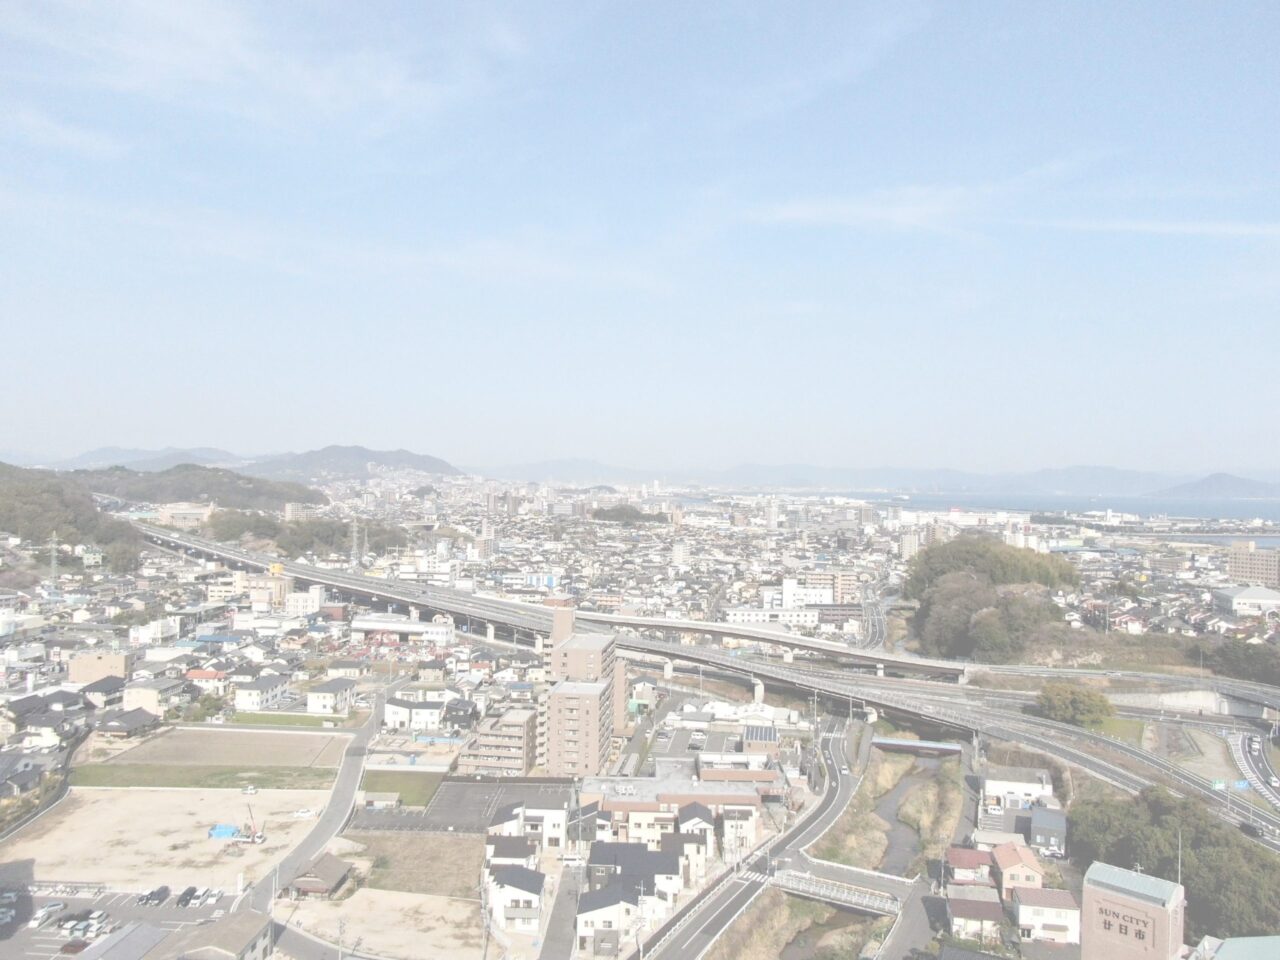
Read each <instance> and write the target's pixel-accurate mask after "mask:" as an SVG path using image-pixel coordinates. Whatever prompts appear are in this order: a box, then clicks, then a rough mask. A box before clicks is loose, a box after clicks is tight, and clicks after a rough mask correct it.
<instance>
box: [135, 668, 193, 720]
mask: <svg viewBox="0 0 1280 960" xmlns="http://www.w3.org/2000/svg"><path fill="white" fill-rule="evenodd" d="M190 699H191V698H190V697H189V696H188V695H187V683H186V681H185V680H173V679H170V678H169V677H155V678H153V679H151V680H132V681H130V682H129V683H127V684H125V688H124V697H123V698H122V700H121V703H120V706H121V707H122V708H123V709H125V710H145V711H147V713H150V714H154V715H155V716H157V717H163V716H164V715H165V713H166V712H167V711H168V710H169V709H170V708H173V707H178V706H181V705H182V704H184V703H187V702H189V701H190Z"/></svg>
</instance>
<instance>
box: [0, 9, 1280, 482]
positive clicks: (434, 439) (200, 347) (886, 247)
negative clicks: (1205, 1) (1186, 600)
mask: <svg viewBox="0 0 1280 960" xmlns="http://www.w3.org/2000/svg"><path fill="white" fill-rule="evenodd" d="M1268 24H1270V26H1268ZM1277 35H1280V8H1277V7H1276V6H1275V5H1274V4H1261V3H1252V4H1250V3H1245V4H1238V5H1232V6H1228V7H1205V6H1204V5H1200V4H1192V3H1169V4H1159V5H1148V6H1145V7H1143V6H1137V7H1135V6H1132V5H1130V6H1122V7H1110V6H1102V5H1095V6H1082V5H1076V6H1072V7H1064V8H1052V7H1035V6H1027V5H1024V4H1016V3H989V4H982V5H978V6H956V5H947V4H940V3H936V4H935V3H904V4H895V5H892V6H889V7H885V6H883V5H877V4H816V5H812V6H808V7H804V8H794V7H777V6H774V5H767V4H736V5H733V6H732V7H729V8H718V7H714V6H710V7H708V6H697V5H688V4H659V5H657V6H654V5H647V6H644V7H635V6H628V5H620V4H607V3H588V4H550V5H538V6H537V7H524V6H520V5H500V4H492V5H488V4H486V5H480V4H468V5H465V6H461V7H458V6H435V5H432V6H428V7H425V8H420V7H416V6H395V5H392V6H387V7H383V8H380V9H379V15H378V16H377V17H370V16H368V15H367V10H366V9H365V8H363V7H359V6H351V5H344V4H332V3H330V4H321V5H319V6H316V7H309V8H306V9H305V10H304V9H298V8H292V7H287V6H279V5H272V6H261V5H252V4H247V3H217V4H204V3H198V2H195V3H189V4H167V3H161V2H157V0H135V2H127V3H119V4H101V5H88V6H86V5H83V4H72V3H56V2H54V3H43V4H10V5H6V6H5V7H3V9H0V79H2V80H3V83H4V88H3V89H4V106H3V107H0V209H2V210H3V214H4V217H5V222H6V227H7V229H6V230H5V231H4V234H3V236H0V252H2V253H3V258H2V259H3V266H0V277H3V282H0V312H2V313H3V315H4V316H5V317H6V320H7V330H8V333H9V336H8V337H7V338H6V343H5V359H6V361H7V363H6V364H5V367H4V372H5V380H6V382H5V391H6V398H5V407H6V416H5V418H4V423H3V424H0V450H10V451H30V452H31V455H33V456H35V457H37V458H45V459H56V458H62V457H66V456H69V455H72V454H76V453H79V452H82V451H85V450H88V449H92V448H95V447H99V446H103V445H105V444H106V443H112V444H119V445H121V446H129V447H146V448H159V447H165V446H181V445H182V441H181V440H180V439H175V438H182V437H187V436H193V435H198V436H200V437H201V438H202V443H205V444H207V445H210V446H216V447H222V448H225V449H228V450H232V451H237V452H242V451H262V450H280V451H282V450H305V449H311V448H316V447H321V446H324V445H327V444H329V443H334V442H340V443H359V444H362V445H366V446H370V447H374V448H381V449H391V448H398V447H404V448H408V449H411V450H415V451H418V452H422V453H428V454H432V455H435V456H439V457H442V458H444V459H446V460H448V461H450V462H451V463H455V464H465V465H490V466H492V465H502V464H514V463H524V462H531V461H540V460H546V459H561V458H572V457H579V456H585V457H588V458H590V459H595V460H599V461H601V462H604V463H607V464H614V465H619V466H623V467H632V468H637V469H653V470H659V471H660V470H673V469H677V468H679V469H686V468H687V469H696V470H706V469H715V468H725V467H729V466H733V465H736V464H742V463H765V464H789V463H796V464H819V465H820V464H834V465H837V466H840V465H847V464H874V465H891V466H895V467H900V468H916V469H924V468H934V467H937V468H951V469H957V470H963V471H969V472H978V473H1002V472H1027V471H1033V470H1037V469H1041V468H1046V467H1051V466H1053V465H1055V464H1081V463H1083V464H1101V465H1115V466H1117V467H1120V468H1125V469H1142V470H1151V471H1155V472H1162V473H1170V474H1180V475H1200V474H1206V473H1210V472H1213V471H1217V470H1223V471H1228V472H1231V473H1237V474H1240V475H1242V476H1246V477H1259V478H1266V477H1275V476H1277V474H1280V463H1276V462H1275V461H1274V460H1273V458H1274V457H1275V456H1276V455H1275V454H1273V453H1272V452H1271V451H1269V450H1268V449H1267V448H1266V445H1267V441H1269V440H1270V439H1272V438H1273V436H1274V434H1275V428H1274V411H1275V410H1276V409H1277V407H1278V406H1280V384H1278V382H1277V378H1276V377H1275V375H1274V366H1275V358H1276V357H1277V356H1280V324H1277V323H1276V322H1275V318H1276V316H1277V315H1280V190H1277V186H1278V184H1277V170H1276V166H1275V160H1274V158H1275V156H1276V155H1277V147H1278V146H1280V143H1278V142H1277V141H1278V139H1280V133H1278V132H1277V131H1280V103H1278V102H1277V98H1276V97H1275V92H1274V89H1275V74H1274V51H1273V50H1272V47H1273V39H1274V37H1276V36H1277ZM103 437H106V438H109V440H106V441H104V440H103V439H101V438H103ZM1258 460H1273V462H1272V463H1271V464H1270V465H1266V464H1264V465H1258V464H1257V463H1256V461H1258Z"/></svg>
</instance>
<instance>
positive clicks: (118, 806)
mask: <svg viewBox="0 0 1280 960" xmlns="http://www.w3.org/2000/svg"><path fill="white" fill-rule="evenodd" d="M328 799H329V794H328V792H327V791H322V790H263V791H261V792H259V793H258V794H257V795H255V796H252V797H246V796H243V795H242V794H241V793H240V791H238V790H114V789H106V790H96V789H86V788H79V787H77V788H74V789H73V790H72V791H71V794H70V795H69V796H68V797H67V799H65V800H64V801H62V803H60V804H59V805H58V806H57V807H55V808H54V809H53V810H51V811H50V812H49V813H46V814H45V815H44V816H43V817H41V818H40V819H39V820H36V821H35V822H34V823H32V824H30V825H28V826H27V827H26V828H24V829H22V830H20V831H18V833H16V834H15V835H14V836H12V837H10V838H9V839H8V840H6V841H5V842H4V843H3V844H0V880H3V879H6V877H5V871H6V864H13V865H14V869H19V868H20V866H21V864H22V862H23V861H25V860H32V861H34V862H35V870H34V873H35V876H36V878H38V879H43V880H67V881H71V880H76V881H87V882H94V883H102V884H105V885H106V886H108V887H111V888H112V889H116V890H125V891H128V890H141V889H143V888H146V887H154V886H158V885H160V884H167V885H169V886H170V887H175V888H181V887H183V886H186V885H188V884H194V885H196V886H213V887H222V888H223V889H224V890H234V889H235V887H236V877H237V875H238V874H240V873H242V872H243V873H244V875H245V880H246V881H247V882H251V881H253V880H256V879H258V878H259V877H261V876H263V875H264V874H265V873H266V871H267V870H269V869H270V868H271V867H272V866H273V865H274V864H275V863H276V861H277V860H279V859H280V858H281V857H282V856H284V854H285V853H286V852H287V851H288V850H289V849H291V848H292V847H293V846H294V845H295V844H296V843H297V842H298V841H299V840H301V839H302V837H304V836H305V835H306V833H307V831H309V830H310V829H311V828H312V826H314V825H315V820H314V819H307V820H295V819H294V818H293V813H294V811H296V810H300V809H304V808H309V809H311V810H319V809H320V808H322V807H323V806H324V804H325V803H326V802H328ZM249 804H252V806H253V814H254V818H255V820H256V822H257V824H258V827H259V829H262V830H264V832H265V833H266V835H267V841H266V843H263V844H261V845H258V846H255V845H253V844H236V843H229V842H227V841H225V840H210V839H209V838H208V830H209V828H210V827H211V826H213V824H214V823H233V824H237V825H239V824H243V823H245V822H246V821H247V820H248V819H249ZM15 879H17V878H16V877H15Z"/></svg>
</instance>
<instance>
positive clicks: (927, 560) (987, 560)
mask: <svg viewBox="0 0 1280 960" xmlns="http://www.w3.org/2000/svg"><path fill="white" fill-rule="evenodd" d="M951 573H968V574H972V575H973V576H974V577H975V578H977V579H979V580H982V581H985V582H986V583H988V584H992V585H995V586H999V585H1000V584H1005V583H1039V584H1042V585H1043V586H1046V587H1061V586H1074V585H1075V584H1077V583H1079V582H1080V575H1079V573H1077V572H1076V569H1075V567H1073V566H1072V565H1071V563H1070V562H1069V561H1067V560H1064V559H1062V558H1061V557H1054V556H1050V555H1048V554H1043V553H1036V552H1035V551H1034V550H1022V549H1020V548H1018V547H1010V546H1007V545H1006V544H1004V543H1001V542H1000V541H999V540H994V539H992V538H991V537H988V536H985V535H983V534H977V533H967V534H962V535H961V536H959V537H956V538H955V539H954V540H950V541H948V542H947V543H939V544H935V545H933V546H931V547H929V548H928V549H927V550H922V551H921V552H920V553H918V554H916V556H915V559H913V560H912V561H911V572H910V573H909V574H908V576H907V582H906V584H905V585H904V586H903V589H902V592H903V595H904V596H906V597H907V598H908V599H914V600H920V599H923V598H924V595H925V594H926V593H927V592H928V590H929V588H930V587H932V586H933V585H934V584H935V583H937V582H938V581H939V580H940V579H942V578H943V577H945V576H947V575H948V574H951Z"/></svg>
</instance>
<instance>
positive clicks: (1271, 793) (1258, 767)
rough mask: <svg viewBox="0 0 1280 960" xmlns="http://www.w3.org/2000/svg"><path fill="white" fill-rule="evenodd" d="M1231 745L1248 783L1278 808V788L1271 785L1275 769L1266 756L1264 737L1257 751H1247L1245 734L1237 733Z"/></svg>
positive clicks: (1279, 793)
mask: <svg viewBox="0 0 1280 960" xmlns="http://www.w3.org/2000/svg"><path fill="white" fill-rule="evenodd" d="M1232 746H1233V748H1234V749H1233V750H1232V753H1233V754H1234V755H1235V756H1236V762H1237V763H1238V764H1239V765H1240V768H1241V770H1242V771H1243V773H1244V775H1245V777H1246V778H1247V779H1248V780H1249V783H1250V785H1251V786H1252V787H1253V788H1254V789H1255V790H1257V791H1258V793H1260V794H1261V795H1262V796H1263V797H1264V798H1265V799H1266V800H1267V802H1268V803H1270V804H1271V805H1272V806H1273V807H1278V808H1280V788H1277V787H1273V786H1271V781H1272V779H1273V778H1275V777H1276V771H1275V768H1274V767H1272V765H1271V760H1270V758H1269V757H1268V756H1267V741H1266V739H1265V738H1263V740H1262V748H1261V749H1260V750H1259V751H1258V752H1257V753H1250V752H1249V738H1248V736H1247V735H1245V734H1239V735H1237V736H1236V742H1235V743H1234V744H1233V745H1232Z"/></svg>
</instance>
